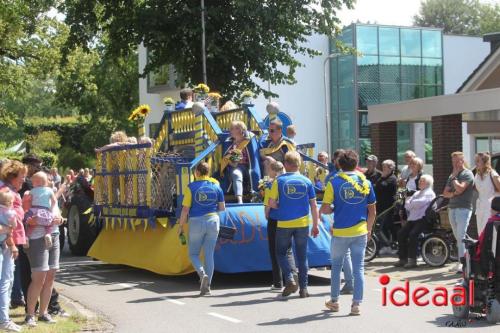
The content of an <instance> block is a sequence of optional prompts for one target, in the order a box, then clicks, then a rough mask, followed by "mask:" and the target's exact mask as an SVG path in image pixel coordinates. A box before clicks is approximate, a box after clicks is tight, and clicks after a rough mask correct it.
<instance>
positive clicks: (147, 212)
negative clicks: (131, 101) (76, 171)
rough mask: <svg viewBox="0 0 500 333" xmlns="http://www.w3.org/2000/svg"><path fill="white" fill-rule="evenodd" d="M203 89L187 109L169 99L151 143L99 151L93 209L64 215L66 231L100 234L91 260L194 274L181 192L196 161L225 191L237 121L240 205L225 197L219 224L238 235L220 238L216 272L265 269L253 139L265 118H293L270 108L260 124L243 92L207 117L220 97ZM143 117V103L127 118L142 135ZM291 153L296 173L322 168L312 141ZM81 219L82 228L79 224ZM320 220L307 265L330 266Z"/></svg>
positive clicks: (326, 232)
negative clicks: (245, 139) (239, 100)
mask: <svg viewBox="0 0 500 333" xmlns="http://www.w3.org/2000/svg"><path fill="white" fill-rule="evenodd" d="M205 87H206V86H203V85H199V86H198V87H197V88H199V89H198V90H196V89H195V93H196V92H198V93H197V94H196V95H195V100H197V101H201V102H197V103H195V104H194V106H193V108H191V109H184V110H179V111H173V108H172V107H171V106H172V105H173V101H172V100H171V99H168V100H166V102H165V104H166V110H165V111H164V114H163V117H162V120H161V123H160V126H159V129H158V130H157V133H155V135H154V136H153V138H152V140H149V139H148V138H144V137H143V138H141V137H140V138H139V140H138V142H139V143H138V144H116V145H109V146H107V147H103V148H101V149H98V151H97V159H96V167H95V176H94V185H93V187H94V201H93V205H92V209H88V212H90V211H91V213H90V214H88V215H85V214H84V213H83V214H82V212H81V210H82V208H81V207H76V208H75V209H74V211H75V212H77V213H74V214H73V215H74V216H73V220H71V216H69V229H70V233H71V232H72V231H71V230H72V229H73V233H74V232H75V228H77V229H79V230H87V229H89V228H90V229H92V228H94V229H97V228H98V229H99V230H100V232H99V234H98V236H97V238H95V241H93V244H92V245H91V247H90V250H89V251H88V255H89V256H91V257H93V258H97V259H99V260H102V261H104V262H108V263H113V264H124V265H128V266H133V267H137V268H142V269H146V270H150V271H153V272H156V273H159V274H164V275H181V274H187V273H190V272H193V268H192V266H191V264H190V262H189V259H188V248H187V246H186V245H183V244H182V243H181V241H180V240H179V237H178V224H177V219H178V218H179V216H180V211H181V208H182V207H181V202H182V199H183V193H184V191H185V189H186V187H187V185H188V184H189V183H190V182H191V181H193V180H194V169H195V167H196V165H197V164H198V163H200V162H201V161H207V162H208V163H209V164H210V165H211V168H212V173H213V175H214V177H215V178H218V179H219V181H220V182H221V186H222V187H223V188H230V186H227V185H228V182H229V181H230V179H229V178H230V177H228V176H225V177H221V172H220V171H221V160H222V154H223V152H224V151H225V150H226V149H227V146H228V144H229V143H228V141H227V139H228V137H229V135H230V134H229V127H230V124H231V122H232V121H234V120H240V121H243V122H244V123H245V124H246V126H247V128H248V130H249V131H251V132H252V133H253V134H254V135H253V136H251V140H250V142H249V143H248V145H247V147H248V151H249V155H250V156H249V160H250V172H249V175H248V177H247V179H246V181H245V183H246V184H247V186H246V187H245V193H244V199H245V200H244V202H245V203H243V204H236V203H231V202H233V201H234V196H233V195H232V193H231V192H228V193H227V194H226V203H227V205H226V207H227V208H226V213H225V214H223V216H224V217H223V218H222V220H221V225H224V226H227V227H229V228H235V229H236V232H235V234H234V238H233V239H223V238H219V240H218V243H217V247H216V250H215V269H216V270H217V271H219V272H224V273H238V272H251V271H267V270H271V261H270V258H269V252H268V242H267V230H266V225H267V221H266V218H265V216H264V207H263V204H262V203H261V202H258V201H259V200H258V198H259V195H258V193H259V182H261V179H262V178H263V177H262V172H261V170H263V169H262V165H261V161H260V158H259V141H260V140H262V139H264V138H265V137H266V136H267V126H268V124H269V121H270V120H272V119H274V118H279V119H280V120H282V122H283V123H284V126H287V125H289V124H291V120H290V118H289V117H288V116H287V115H286V114H284V113H283V112H279V110H278V108H277V105H272V104H271V105H270V106H268V108H267V109H268V110H267V111H268V116H267V117H266V119H260V118H259V116H258V114H257V112H256V110H255V107H254V105H253V104H251V103H252V101H251V99H250V98H248V97H249V96H248V95H249V94H248V93H246V96H245V101H244V103H243V105H242V106H241V107H240V108H237V109H232V110H228V111H223V112H210V110H212V111H216V110H217V109H218V103H219V98H220V97H219V96H218V95H213V96H212V97H214V98H216V99H217V101H213V100H211V98H210V96H208V87H206V88H205ZM167 102H168V103H167ZM148 113H149V107H148V106H140V107H139V108H137V109H136V110H135V111H134V113H133V114H132V115H131V118H130V119H131V120H133V121H136V122H137V124H138V126H139V135H140V136H143V135H144V130H143V128H144V125H143V122H144V118H145V117H146V116H147V114H148ZM285 128H286V127H284V129H285ZM297 150H298V151H299V152H300V153H301V155H302V157H303V160H304V163H303V165H302V168H301V172H302V173H304V174H306V175H308V176H309V177H310V178H313V177H314V174H315V172H314V170H315V169H316V168H317V167H325V166H324V165H322V164H321V163H319V162H317V161H316V160H314V159H313V156H314V144H307V145H298V146H297ZM312 180H313V179H312ZM256 198H257V199H256ZM78 211H79V212H78ZM75 220H78V221H75ZM86 221H87V222H88V225H85V226H83V224H84V223H85V222H86ZM323 222H324V223H320V235H319V236H318V237H317V238H314V239H313V238H310V239H309V247H308V259H309V266H310V267H315V266H327V265H329V261H330V259H329V258H330V235H329V223H328V221H323ZM77 224H78V225H77ZM87 234H89V235H90V233H87ZM73 237H75V236H73ZM70 238H71V235H70Z"/></svg>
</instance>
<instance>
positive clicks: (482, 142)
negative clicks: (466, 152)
mask: <svg viewBox="0 0 500 333" xmlns="http://www.w3.org/2000/svg"><path fill="white" fill-rule="evenodd" d="M485 151H490V140H489V138H476V153H480V152H485Z"/></svg>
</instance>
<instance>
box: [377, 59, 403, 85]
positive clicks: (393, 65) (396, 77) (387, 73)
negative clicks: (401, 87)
mask: <svg viewBox="0 0 500 333" xmlns="http://www.w3.org/2000/svg"><path fill="white" fill-rule="evenodd" d="M379 62H380V65H379V72H380V82H388V83H400V82H401V68H400V63H401V61H400V59H399V57H380V60H379Z"/></svg>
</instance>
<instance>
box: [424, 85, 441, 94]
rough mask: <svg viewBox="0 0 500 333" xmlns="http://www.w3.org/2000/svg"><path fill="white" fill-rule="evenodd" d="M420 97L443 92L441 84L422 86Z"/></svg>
mask: <svg viewBox="0 0 500 333" xmlns="http://www.w3.org/2000/svg"><path fill="white" fill-rule="evenodd" d="M422 92H423V95H422V97H432V96H439V95H442V94H443V87H442V86H422Z"/></svg>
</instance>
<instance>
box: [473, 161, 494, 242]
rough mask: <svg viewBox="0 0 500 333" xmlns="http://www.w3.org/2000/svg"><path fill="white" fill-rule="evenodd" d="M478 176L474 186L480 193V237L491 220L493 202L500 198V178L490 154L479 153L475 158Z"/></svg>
mask: <svg viewBox="0 0 500 333" xmlns="http://www.w3.org/2000/svg"><path fill="white" fill-rule="evenodd" d="M475 162H476V170H477V173H476V176H475V178H474V186H475V188H476V191H477V193H478V198H477V201H476V221H477V234H478V235H480V234H481V232H482V231H483V230H484V227H485V226H486V223H487V222H488V219H489V218H490V216H491V214H490V206H491V200H492V199H493V198H494V197H496V196H500V176H498V173H497V172H496V171H495V170H493V169H492V168H491V156H490V154H489V153H478V154H476V157H475Z"/></svg>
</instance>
